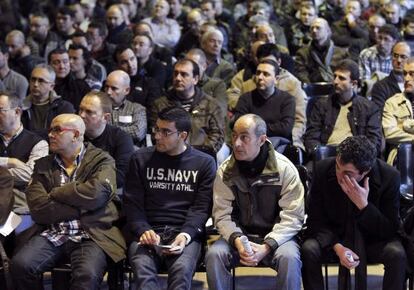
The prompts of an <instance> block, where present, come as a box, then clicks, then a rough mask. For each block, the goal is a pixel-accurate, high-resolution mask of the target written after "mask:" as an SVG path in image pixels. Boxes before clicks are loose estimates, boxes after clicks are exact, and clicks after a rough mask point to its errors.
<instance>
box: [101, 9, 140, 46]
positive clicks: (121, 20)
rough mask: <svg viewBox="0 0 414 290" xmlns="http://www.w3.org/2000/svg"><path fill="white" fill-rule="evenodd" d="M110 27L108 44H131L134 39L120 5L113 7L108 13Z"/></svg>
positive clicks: (107, 18) (107, 20)
mask: <svg viewBox="0 0 414 290" xmlns="http://www.w3.org/2000/svg"><path fill="white" fill-rule="evenodd" d="M106 23H107V25H108V37H107V38H106V41H107V42H110V43H112V44H121V43H130V42H131V40H132V37H133V34H132V31H131V30H130V29H129V28H128V25H127V23H126V22H125V17H124V14H123V12H122V8H121V6H120V5H118V4H114V5H111V6H110V7H109V8H108V10H107V12H106Z"/></svg>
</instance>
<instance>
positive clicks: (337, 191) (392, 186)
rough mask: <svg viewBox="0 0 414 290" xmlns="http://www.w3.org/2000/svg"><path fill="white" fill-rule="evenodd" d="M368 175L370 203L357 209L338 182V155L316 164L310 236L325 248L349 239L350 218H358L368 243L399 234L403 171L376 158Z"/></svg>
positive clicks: (310, 199)
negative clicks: (348, 223)
mask: <svg viewBox="0 0 414 290" xmlns="http://www.w3.org/2000/svg"><path fill="white" fill-rule="evenodd" d="M368 177H369V195H368V206H367V207H366V208H364V209H363V210H358V208H357V207H356V206H355V205H354V204H353V203H352V202H351V201H350V199H349V198H348V197H347V196H346V194H345V193H344V192H343V191H342V189H341V187H340V185H339V184H338V181H337V178H336V171H335V158H328V159H325V160H322V161H320V162H318V163H317V166H316V167H315V170H314V173H313V178H312V188H311V191H310V195H309V208H308V220H307V224H308V228H307V235H308V236H309V237H312V238H315V239H316V240H317V241H318V242H319V244H320V245H321V247H322V248H327V247H332V246H333V245H334V244H336V243H338V242H342V241H343V240H344V239H346V238H347V237H345V231H346V224H347V221H348V220H349V219H350V218H354V219H355V221H356V224H357V225H358V227H359V230H360V232H361V233H362V235H363V238H364V241H365V243H368V244H369V243H375V242H379V241H388V240H390V239H392V238H394V237H396V235H397V230H398V227H399V224H400V221H399V204H400V203H399V198H400V193H399V190H400V174H399V173H398V171H397V170H395V169H394V168H392V167H391V166H389V165H387V164H386V163H385V162H383V161H381V160H379V159H377V160H376V161H375V163H374V166H373V167H372V169H371V171H370V172H369V173H368ZM333 205H334V206H333ZM348 207H352V208H350V209H348ZM351 214H352V216H349V215H351Z"/></svg>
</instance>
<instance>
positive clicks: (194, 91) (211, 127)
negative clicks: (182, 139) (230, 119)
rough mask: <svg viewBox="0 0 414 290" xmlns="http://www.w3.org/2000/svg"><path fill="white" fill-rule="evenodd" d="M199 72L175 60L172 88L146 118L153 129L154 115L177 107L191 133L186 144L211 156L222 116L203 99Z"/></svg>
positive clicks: (185, 61) (221, 130)
mask: <svg viewBox="0 0 414 290" xmlns="http://www.w3.org/2000/svg"><path fill="white" fill-rule="evenodd" d="M199 79H200V70H199V68H198V65H197V64H196V63H195V62H193V61H192V60H189V59H182V60H179V61H178V62H177V63H176V64H175V66H174V74H173V87H172V89H171V90H170V91H168V92H167V94H166V95H165V96H162V97H160V98H158V99H157V100H155V102H154V104H153V106H152V108H151V113H150V116H149V124H150V126H152V127H154V126H155V125H156V121H157V118H158V113H159V112H161V111H162V110H163V109H165V108H168V107H181V108H184V109H185V110H186V111H187V112H189V113H190V115H191V118H192V122H191V131H190V132H189V137H188V143H189V144H190V145H191V146H193V147H194V148H196V149H199V150H201V151H204V152H206V153H209V154H211V155H212V156H215V154H216V153H217V152H218V151H219V150H220V148H221V146H222V145H223V141H224V114H225V112H223V111H222V110H221V109H220V105H219V104H218V103H217V101H216V100H215V99H213V98H212V97H210V96H207V95H206V94H205V93H204V92H203V91H202V90H201V89H200V88H199V87H198V86H197V83H198V81H199Z"/></svg>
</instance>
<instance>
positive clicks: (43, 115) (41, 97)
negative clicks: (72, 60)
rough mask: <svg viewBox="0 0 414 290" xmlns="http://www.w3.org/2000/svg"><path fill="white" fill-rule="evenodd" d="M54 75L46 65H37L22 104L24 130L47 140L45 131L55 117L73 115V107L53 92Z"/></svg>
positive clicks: (51, 69)
mask: <svg viewBox="0 0 414 290" xmlns="http://www.w3.org/2000/svg"><path fill="white" fill-rule="evenodd" d="M55 81H56V74H55V71H54V70H53V68H52V67H51V66H49V65H46V64H40V65H37V66H36V67H35V68H34V69H33V71H32V74H31V77H30V87H29V90H30V91H29V95H28V96H27V98H26V99H25V100H24V102H23V109H24V111H23V113H22V123H23V126H24V128H26V129H27V130H29V131H32V132H34V133H36V134H37V135H39V136H41V137H42V138H44V139H47V130H48V128H49V127H50V123H51V122H52V120H53V118H54V117H56V116H57V115H60V114H64V113H74V112H75V109H74V108H73V105H72V104H71V103H70V102H68V101H65V100H63V99H62V97H61V96H59V95H57V94H56V92H55V91H54V88H55Z"/></svg>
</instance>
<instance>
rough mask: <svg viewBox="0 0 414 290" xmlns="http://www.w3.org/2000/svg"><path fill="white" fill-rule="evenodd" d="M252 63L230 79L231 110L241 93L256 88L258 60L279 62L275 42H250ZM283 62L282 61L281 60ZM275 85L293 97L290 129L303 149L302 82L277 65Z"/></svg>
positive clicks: (304, 98) (296, 142) (304, 108)
mask: <svg viewBox="0 0 414 290" xmlns="http://www.w3.org/2000/svg"><path fill="white" fill-rule="evenodd" d="M251 50H252V59H253V61H252V63H254V67H253V66H251V67H246V68H244V69H243V70H241V71H239V72H238V73H237V74H236V75H235V76H234V77H233V79H232V81H231V86H230V88H229V89H228V90H227V95H228V98H229V110H231V111H233V110H234V107H235V106H236V104H237V102H238V100H239V98H240V96H241V95H243V94H245V93H248V92H251V91H253V90H254V89H255V88H256V83H255V81H254V77H255V74H256V68H257V65H258V63H259V61H260V60H264V59H272V60H274V61H276V62H277V63H281V61H282V57H281V53H280V51H279V49H278V47H277V45H276V44H273V43H265V44H263V42H261V41H256V42H254V43H253V44H252V47H251ZM282 63H283V62H282ZM275 87H276V88H277V89H279V90H281V91H285V92H287V93H289V94H291V95H292V96H293V97H294V98H295V122H294V125H293V130H292V141H293V145H295V146H298V147H300V148H302V149H304V146H303V141H302V137H303V134H304V132H305V128H306V112H305V110H306V103H307V100H306V98H307V97H306V94H305V92H304V91H303V89H302V83H301V82H300V81H299V80H298V79H297V78H296V77H295V76H294V75H292V74H291V73H290V72H288V71H287V70H286V69H284V68H283V67H279V70H278V72H277V75H276V82H275Z"/></svg>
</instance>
